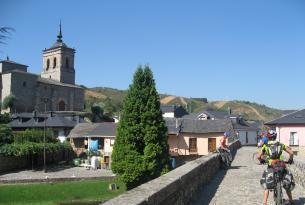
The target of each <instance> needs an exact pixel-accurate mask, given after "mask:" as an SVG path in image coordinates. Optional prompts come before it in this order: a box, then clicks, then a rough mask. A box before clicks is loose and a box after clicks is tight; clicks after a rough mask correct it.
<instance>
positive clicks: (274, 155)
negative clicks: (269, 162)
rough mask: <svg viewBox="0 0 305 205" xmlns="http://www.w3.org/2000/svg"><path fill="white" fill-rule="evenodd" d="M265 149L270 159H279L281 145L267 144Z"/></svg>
mask: <svg viewBox="0 0 305 205" xmlns="http://www.w3.org/2000/svg"><path fill="white" fill-rule="evenodd" d="M267 148H268V153H269V157H270V159H279V158H280V156H281V154H282V151H283V148H282V144H281V143H279V142H268V145H267Z"/></svg>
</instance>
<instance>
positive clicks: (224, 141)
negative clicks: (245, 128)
mask: <svg viewBox="0 0 305 205" xmlns="http://www.w3.org/2000/svg"><path fill="white" fill-rule="evenodd" d="M230 135H231V133H230V132H228V131H227V132H224V133H223V137H222V138H221V139H220V148H221V149H223V150H226V151H227V152H230V149H229V147H228V145H227V139H228V137H230Z"/></svg>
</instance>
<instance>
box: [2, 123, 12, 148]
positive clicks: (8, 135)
mask: <svg viewBox="0 0 305 205" xmlns="http://www.w3.org/2000/svg"><path fill="white" fill-rule="evenodd" d="M12 141H13V134H12V130H11V128H9V127H7V126H6V125H4V124H0V146H1V145H3V144H9V143H12Z"/></svg>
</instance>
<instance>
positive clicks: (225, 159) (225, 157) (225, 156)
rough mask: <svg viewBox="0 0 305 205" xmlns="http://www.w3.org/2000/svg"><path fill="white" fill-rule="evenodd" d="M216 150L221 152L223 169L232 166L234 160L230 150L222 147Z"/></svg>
mask: <svg viewBox="0 0 305 205" xmlns="http://www.w3.org/2000/svg"><path fill="white" fill-rule="evenodd" d="M216 152H217V153H219V155H220V157H221V161H222V163H221V167H222V168H223V169H227V168H229V167H230V166H231V162H232V155H231V153H230V152H228V151H226V150H224V149H221V148H218V149H216Z"/></svg>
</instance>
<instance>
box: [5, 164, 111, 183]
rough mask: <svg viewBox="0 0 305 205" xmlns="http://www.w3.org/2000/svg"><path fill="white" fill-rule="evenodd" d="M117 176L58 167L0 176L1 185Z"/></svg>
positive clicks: (106, 171) (101, 170) (80, 168)
mask: <svg viewBox="0 0 305 205" xmlns="http://www.w3.org/2000/svg"><path fill="white" fill-rule="evenodd" d="M113 177H115V175H114V174H113V173H112V171H111V170H106V169H97V170H92V169H90V170H89V169H86V168H84V167H71V166H56V167H49V168H48V169H47V173H44V172H43V170H34V171H32V170H22V171H16V172H10V173H5V174H1V175H0V183H18V182H39V181H45V180H49V181H52V180H61V181H65V180H73V179H89V178H92V179H94V178H113Z"/></svg>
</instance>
